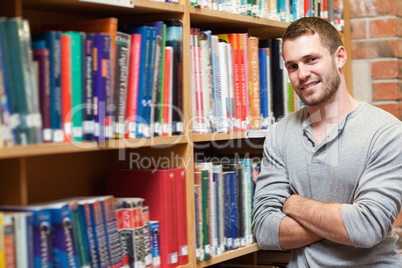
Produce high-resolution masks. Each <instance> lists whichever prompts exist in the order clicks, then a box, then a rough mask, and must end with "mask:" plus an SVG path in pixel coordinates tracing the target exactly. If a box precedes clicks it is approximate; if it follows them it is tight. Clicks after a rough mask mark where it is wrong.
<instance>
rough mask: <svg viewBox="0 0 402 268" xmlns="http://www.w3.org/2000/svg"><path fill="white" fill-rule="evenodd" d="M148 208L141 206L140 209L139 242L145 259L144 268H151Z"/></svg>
mask: <svg viewBox="0 0 402 268" xmlns="http://www.w3.org/2000/svg"><path fill="white" fill-rule="evenodd" d="M149 214H150V212H149V207H148V206H142V208H141V222H142V227H141V242H142V249H143V254H144V259H145V267H147V268H148V267H152V251H151V236H150V231H149V222H150V219H149Z"/></svg>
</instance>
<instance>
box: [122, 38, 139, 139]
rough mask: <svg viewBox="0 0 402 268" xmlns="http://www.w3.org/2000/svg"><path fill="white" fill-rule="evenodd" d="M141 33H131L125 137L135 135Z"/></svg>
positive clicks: (133, 136)
mask: <svg viewBox="0 0 402 268" xmlns="http://www.w3.org/2000/svg"><path fill="white" fill-rule="evenodd" d="M141 39H142V36H141V34H138V33H134V34H131V44H130V57H129V59H130V62H129V69H128V70H129V75H128V81H127V98H126V115H125V125H126V128H127V129H126V133H125V137H126V138H135V137H137V105H138V82H139V73H140V55H141Z"/></svg>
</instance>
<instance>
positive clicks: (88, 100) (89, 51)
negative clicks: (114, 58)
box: [82, 33, 95, 141]
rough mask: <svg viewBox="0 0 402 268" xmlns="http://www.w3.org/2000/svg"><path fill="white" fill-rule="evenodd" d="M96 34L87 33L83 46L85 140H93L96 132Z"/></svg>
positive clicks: (83, 123)
mask: <svg viewBox="0 0 402 268" xmlns="http://www.w3.org/2000/svg"><path fill="white" fill-rule="evenodd" d="M93 46H94V34H92V33H87V34H86V36H85V43H84V46H83V51H84V53H83V54H84V56H83V64H82V66H83V68H82V71H83V81H84V82H83V92H82V94H83V96H82V99H83V105H84V107H83V113H82V131H83V133H82V135H83V140H85V141H93V140H94V133H95V125H94V124H95V121H94V108H95V107H94V81H93V72H92V68H93V67H92V66H93V64H94V55H93Z"/></svg>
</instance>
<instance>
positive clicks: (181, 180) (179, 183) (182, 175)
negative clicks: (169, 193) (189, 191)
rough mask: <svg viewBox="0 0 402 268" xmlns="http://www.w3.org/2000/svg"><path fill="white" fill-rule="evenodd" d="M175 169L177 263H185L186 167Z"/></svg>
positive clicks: (186, 251) (186, 254) (186, 259)
mask: <svg viewBox="0 0 402 268" xmlns="http://www.w3.org/2000/svg"><path fill="white" fill-rule="evenodd" d="M176 170H177V174H176V196H177V227H178V230H177V231H178V242H179V263H178V264H179V265H185V264H187V263H188V239H187V202H186V201H187V198H186V169H185V168H177V169H176Z"/></svg>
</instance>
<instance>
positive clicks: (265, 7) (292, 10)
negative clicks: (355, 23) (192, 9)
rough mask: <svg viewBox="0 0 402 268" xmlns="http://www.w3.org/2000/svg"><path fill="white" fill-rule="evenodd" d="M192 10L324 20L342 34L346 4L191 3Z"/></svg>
mask: <svg viewBox="0 0 402 268" xmlns="http://www.w3.org/2000/svg"><path fill="white" fill-rule="evenodd" d="M190 4H191V5H192V6H196V7H200V8H208V9H212V10H218V11H224V12H230V13H235V14H242V15H248V16H255V17H258V18H265V19H271V20H277V21H285V22H292V21H295V20H297V19H299V18H302V17H321V18H324V19H326V20H328V21H330V22H331V23H332V24H333V25H334V26H335V27H336V28H337V29H338V30H343V27H344V19H343V0H190Z"/></svg>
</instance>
